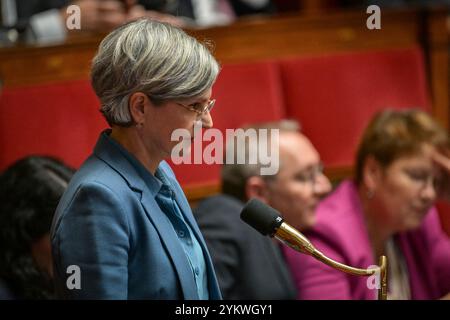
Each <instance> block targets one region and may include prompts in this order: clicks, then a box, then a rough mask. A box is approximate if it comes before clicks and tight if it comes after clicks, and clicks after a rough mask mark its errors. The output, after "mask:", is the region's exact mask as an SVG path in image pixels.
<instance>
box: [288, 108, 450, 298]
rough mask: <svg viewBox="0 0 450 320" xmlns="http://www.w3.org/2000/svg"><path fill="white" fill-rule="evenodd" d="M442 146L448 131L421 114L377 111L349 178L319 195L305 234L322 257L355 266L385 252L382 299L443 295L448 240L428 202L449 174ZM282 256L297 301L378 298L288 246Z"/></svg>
mask: <svg viewBox="0 0 450 320" xmlns="http://www.w3.org/2000/svg"><path fill="white" fill-rule="evenodd" d="M448 146H449V139H448V133H447V132H446V131H445V130H444V129H443V128H441V127H440V126H439V125H438V124H437V123H436V122H435V121H434V120H433V119H432V118H431V117H430V116H429V115H428V114H427V113H425V112H423V111H419V110H404V111H391V110H385V111H383V112H380V113H379V114H377V115H376V116H375V117H374V118H373V119H372V121H371V123H370V124H369V126H368V127H367V128H366V130H365V132H364V134H363V137H362V140H361V143H360V146H359V149H358V152H357V158H356V165H355V167H356V178H355V180H348V181H344V182H342V183H341V184H340V185H339V187H338V188H337V189H336V190H335V191H334V192H333V193H332V194H330V195H329V196H328V197H327V198H325V200H324V201H323V202H322V203H321V204H320V205H319V207H318V209H317V224H316V226H315V227H314V228H313V229H312V230H310V231H309V232H306V233H305V235H306V236H307V237H308V238H309V239H310V240H311V242H312V243H313V244H314V245H315V246H316V247H317V248H318V249H319V250H320V251H322V252H323V253H324V254H325V255H326V256H328V257H330V258H332V259H334V260H336V261H339V262H343V263H345V264H347V265H351V266H354V267H360V268H367V267H369V266H373V265H377V264H378V259H379V257H380V256H381V255H386V256H387V259H388V299H439V298H443V297H444V298H445V297H446V298H449V296H448V293H449V292H450V239H449V238H448V237H447V236H446V234H444V232H443V230H442V228H441V225H440V220H439V217H438V213H437V211H436V209H435V208H434V207H433V205H434V203H435V200H436V199H437V198H438V196H439V194H440V190H441V186H442V185H443V182H445V181H444V180H446V179H448V175H447V176H445V175H443V174H442V172H441V170H440V169H441V168H442V165H439V166H437V165H436V160H435V158H436V153H437V152H438V154H440V152H441V151H443V150H448ZM444 159H445V158H444ZM441 160H442V159H441ZM447 160H448V159H447ZM447 183H448V181H447ZM285 253H286V256H287V260H288V262H289V265H290V267H291V271H292V273H293V275H294V278H295V283H296V285H297V290H298V298H299V299H352V300H365V299H368V300H370V299H374V298H375V297H376V290H375V288H369V286H368V284H367V283H368V282H367V278H365V277H358V276H353V275H348V274H346V273H343V272H341V271H338V270H335V269H332V268H331V267H329V266H327V265H324V264H323V263H321V262H319V261H316V260H315V259H314V258H311V257H309V256H305V255H302V254H299V253H297V252H295V251H293V250H291V249H290V248H286V250H285Z"/></svg>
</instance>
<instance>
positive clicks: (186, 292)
mask: <svg viewBox="0 0 450 320" xmlns="http://www.w3.org/2000/svg"><path fill="white" fill-rule="evenodd" d="M145 193H149V192H148V191H144V192H143V196H142V198H141V203H142V205H143V207H144V209H145V213H146V214H147V217H148V218H149V220H150V221H151V222H152V223H153V225H154V227H155V228H156V230H157V232H158V234H159V237H160V238H161V241H162V243H163V245H164V247H165V249H166V251H167V253H168V255H169V257H170V259H171V260H172V263H173V265H174V267H175V270H176V271H177V274H178V278H179V280H180V284H181V289H182V291H183V296H184V298H185V299H187V300H195V299H199V297H198V292H197V286H196V284H195V279H194V276H193V274H192V270H191V267H190V264H189V261H188V259H187V257H186V254H185V253H184V250H183V248H182V246H181V244H180V242H179V241H178V238H177V235H176V234H175V233H174V232H173V227H172V224H171V223H170V221H169V219H167V216H166V215H165V213H164V212H162V211H161V209H160V208H159V206H158V203H157V202H156V200H155V199H154V198H153V197H152V196H151V195H149V194H145Z"/></svg>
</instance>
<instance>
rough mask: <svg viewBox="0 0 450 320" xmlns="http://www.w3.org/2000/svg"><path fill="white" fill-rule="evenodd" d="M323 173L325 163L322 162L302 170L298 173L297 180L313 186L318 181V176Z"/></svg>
mask: <svg viewBox="0 0 450 320" xmlns="http://www.w3.org/2000/svg"><path fill="white" fill-rule="evenodd" d="M321 175H323V164H322V163H320V164H318V165H316V166H314V167H313V168H311V169H309V170H307V171H304V172H301V173H299V174H298V175H297V180H298V181H300V182H301V183H305V184H310V185H311V186H315V184H316V183H317V178H318V177H320V176H321Z"/></svg>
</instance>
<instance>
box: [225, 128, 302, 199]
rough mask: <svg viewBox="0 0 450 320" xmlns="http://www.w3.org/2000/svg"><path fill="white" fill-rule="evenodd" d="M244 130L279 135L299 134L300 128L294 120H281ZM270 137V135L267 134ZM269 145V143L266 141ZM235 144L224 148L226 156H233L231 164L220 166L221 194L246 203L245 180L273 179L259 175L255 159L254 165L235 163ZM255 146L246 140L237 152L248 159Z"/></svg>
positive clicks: (257, 136) (258, 167)
mask: <svg viewBox="0 0 450 320" xmlns="http://www.w3.org/2000/svg"><path fill="white" fill-rule="evenodd" d="M243 129H244V130H246V129H256V130H258V129H267V130H268V132H270V130H271V129H278V130H280V133H286V132H300V130H301V126H300V124H299V123H298V122H297V121H295V120H281V121H273V122H264V123H257V124H251V125H246V126H245V127H243ZM269 137H270V134H269ZM256 138H257V141H258V142H257V143H256V144H258V143H259V135H256ZM268 143H270V141H268ZM236 146H237V144H236V143H235V142H234V143H227V146H226V151H225V153H226V154H230V153H231V154H234V157H235V159H234V161H233V162H232V163H226V162H225V161H224V165H223V166H222V171H221V176H222V192H223V193H225V194H228V195H231V196H234V197H235V198H238V199H240V200H242V201H246V200H247V197H246V194H245V185H246V183H247V180H248V179H249V178H251V177H254V176H260V177H261V178H262V179H266V180H268V179H273V178H274V177H275V176H276V175H275V176H274V175H261V174H260V172H261V167H262V165H261V163H260V159H257V161H256V164H250V163H249V162H247V161H245V163H244V164H238V163H237V159H236V157H237V152H236V151H237V150H236ZM255 147H256V146H255V145H251V144H250V143H249V141H248V140H246V142H245V144H244V150H239V152H242V151H243V152H245V159H249V155H250V153H251V152H255ZM281 165H282V161H281V159H280V166H281Z"/></svg>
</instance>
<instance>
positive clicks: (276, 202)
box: [194, 121, 331, 299]
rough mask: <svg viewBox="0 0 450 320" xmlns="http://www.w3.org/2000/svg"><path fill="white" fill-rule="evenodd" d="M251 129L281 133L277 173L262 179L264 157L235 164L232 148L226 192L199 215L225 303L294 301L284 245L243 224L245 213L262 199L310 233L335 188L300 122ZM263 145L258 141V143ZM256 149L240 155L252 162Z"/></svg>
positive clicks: (201, 208)
mask: <svg viewBox="0 0 450 320" xmlns="http://www.w3.org/2000/svg"><path fill="white" fill-rule="evenodd" d="M248 129H255V130H257V129H269V130H273V129H278V130H279V139H278V142H277V141H271V140H269V141H270V143H275V144H276V146H277V147H279V149H278V150H279V159H274V160H275V161H276V160H279V162H278V163H279V168H278V172H277V173H276V174H275V175H262V174H261V172H263V171H262V170H261V168H262V167H263V165H262V163H261V162H262V161H261V159H258V161H257V164H256V165H255V164H236V163H237V161H236V160H237V156H238V155H237V154H236V153H235V152H234V151H235V148H234V145H237V144H236V143H234V144H229V145H228V146H227V150H226V151H227V153H230V152H233V153H234V161H233V163H232V164H224V166H223V168H222V189H223V194H221V195H218V196H214V197H211V198H208V199H206V200H204V201H202V202H200V204H199V205H198V207H197V208H196V209H195V210H194V216H195V218H196V219H197V222H198V224H199V226H200V229H201V231H202V233H203V235H204V238H205V240H206V243H207V246H208V248H209V251H210V253H211V256H212V259H213V264H214V268H215V270H216V274H217V277H218V280H219V285H220V288H221V291H222V294H223V297H224V298H225V299H295V298H296V290H295V286H294V283H293V281H292V279H291V274H290V270H289V269H288V267H287V265H286V264H285V260H284V257H283V254H282V252H281V250H280V247H279V244H278V243H276V242H275V241H274V240H272V239H270V238H267V237H263V236H262V235H260V234H259V233H258V232H257V231H255V230H254V229H252V228H251V227H250V226H248V225H246V224H245V223H244V222H242V221H241V220H240V212H241V210H242V208H243V206H244V202H245V201H247V200H248V199H250V198H259V199H260V200H262V201H264V202H265V203H267V204H268V205H270V206H272V207H274V208H275V209H277V210H279V211H280V212H281V214H282V215H283V216H284V218H285V220H286V221H287V222H288V223H289V224H291V225H293V226H294V227H296V228H297V229H299V230H305V229H308V228H310V227H312V226H313V225H314V222H315V212H314V211H315V207H316V205H317V204H318V201H319V199H320V198H321V197H322V196H323V195H325V194H326V193H328V191H330V189H331V186H330V183H329V181H328V179H327V178H326V177H325V176H324V175H323V174H322V171H321V169H322V165H321V162H320V157H319V154H318V153H317V151H316V150H315V148H314V147H313V145H312V144H311V142H310V141H309V140H308V139H307V138H306V137H305V136H304V135H303V134H301V133H300V132H299V125H298V124H297V123H296V122H293V121H281V122H274V123H266V124H260V125H257V126H252V127H250V128H248ZM257 137H259V136H258V135H257ZM269 137H271V135H269ZM260 141H261V139H260V138H258V142H257V143H256V144H258V145H259V143H260ZM228 142H229V141H228ZM255 150H257V149H255V145H252V144H251V142H248V141H247V142H246V143H245V148H244V150H238V151H240V152H245V159H246V160H247V159H249V154H250V153H253V154H254V153H255V152H256V151H255ZM269 150H270V148H269ZM248 162H250V161H248Z"/></svg>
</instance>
